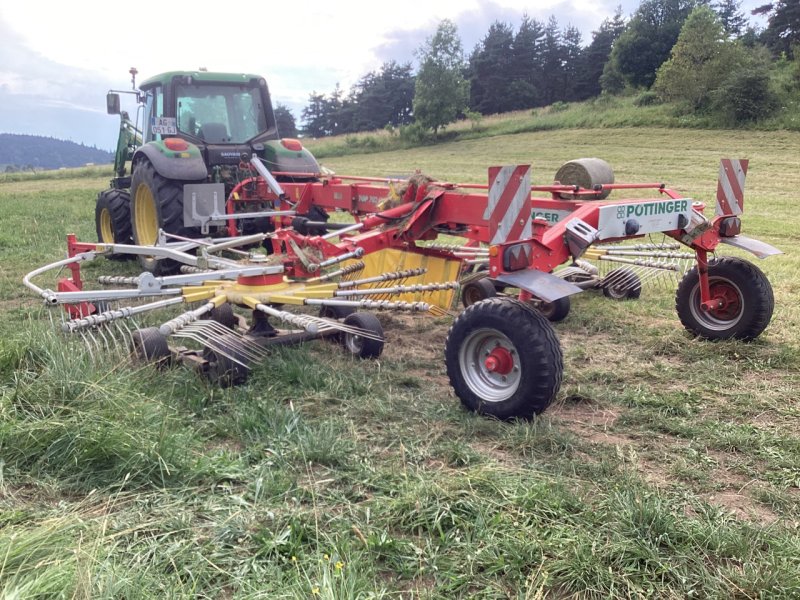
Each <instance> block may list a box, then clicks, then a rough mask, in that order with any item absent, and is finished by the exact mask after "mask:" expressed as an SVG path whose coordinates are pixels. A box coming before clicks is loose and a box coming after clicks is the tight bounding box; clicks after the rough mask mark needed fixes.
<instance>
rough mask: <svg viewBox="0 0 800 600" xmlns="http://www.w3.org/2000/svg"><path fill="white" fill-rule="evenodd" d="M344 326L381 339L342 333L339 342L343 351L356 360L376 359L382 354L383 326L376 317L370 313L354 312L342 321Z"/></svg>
mask: <svg viewBox="0 0 800 600" xmlns="http://www.w3.org/2000/svg"><path fill="white" fill-rule="evenodd" d="M344 324H345V325H349V326H350V327H358V328H359V329H363V330H365V331H367V332H369V333H371V334H373V335H376V336H379V337H380V338H381V339H379V340H373V339H371V338H367V337H363V336H360V335H358V334H356V333H350V332H347V331H345V332H342V335H341V338H340V339H341V341H342V344H343V345H344V347H345V349H346V350H347V351H348V352H350V354H352V355H353V356H357V357H358V358H378V357H379V356H380V355H381V353H382V352H383V342H384V340H383V326H382V325H381V322H380V321H379V320H378V317H376V316H375V315H373V314H371V313H366V312H355V313H353V314H352V315H348V316H347V317H345V319H344Z"/></svg>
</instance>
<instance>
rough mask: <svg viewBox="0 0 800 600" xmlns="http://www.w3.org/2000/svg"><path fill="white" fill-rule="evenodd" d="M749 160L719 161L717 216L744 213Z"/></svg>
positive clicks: (728, 159)
mask: <svg viewBox="0 0 800 600" xmlns="http://www.w3.org/2000/svg"><path fill="white" fill-rule="evenodd" d="M748 163H749V161H748V160H747V159H741V160H734V159H731V158H723V159H722V160H721V161H719V180H718V181H717V208H716V211H715V214H716V215H718V216H719V215H740V214H742V212H744V178H745V176H746V175H747V165H748Z"/></svg>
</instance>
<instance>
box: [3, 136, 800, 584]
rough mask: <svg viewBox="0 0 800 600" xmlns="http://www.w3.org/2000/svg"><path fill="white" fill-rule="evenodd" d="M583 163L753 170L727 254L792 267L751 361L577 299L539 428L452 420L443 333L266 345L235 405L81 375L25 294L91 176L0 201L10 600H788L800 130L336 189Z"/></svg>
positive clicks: (696, 190)
mask: <svg viewBox="0 0 800 600" xmlns="http://www.w3.org/2000/svg"><path fill="white" fill-rule="evenodd" d="M579 156H600V157H603V158H605V159H606V160H608V161H609V162H610V163H611V164H612V165H614V167H615V170H616V173H617V179H618V180H619V181H623V180H626V181H631V180H639V181H641V180H647V181H665V182H667V183H669V184H672V185H673V186H674V187H676V188H677V189H679V190H681V191H682V192H685V193H687V194H690V195H691V196H692V197H694V198H696V199H700V200H705V201H707V202H712V203H713V200H712V198H713V194H714V192H715V189H716V188H715V186H716V175H717V169H718V160H719V158H720V157H722V156H730V157H737V158H738V157H742V158H749V159H750V161H751V162H750V173H749V175H748V179H747V190H746V204H745V217H744V233H746V234H747V235H750V236H753V237H757V238H760V239H763V240H764V241H768V242H770V243H772V244H774V245H776V246H778V247H780V248H781V249H782V250H784V252H785V253H786V254H784V255H782V256H779V257H773V258H770V259H769V260H767V261H757V262H758V266H759V267H760V268H762V270H764V272H765V273H766V274H767V276H768V277H769V278H770V280H771V282H772V285H773V288H774V292H775V299H776V308H775V315H774V318H773V321H772V323H771V325H770V326H769V327H768V328H767V330H766V332H765V333H764V334H762V336H761V337H760V338H759V339H758V340H757V341H755V342H753V343H750V344H745V343H740V342H724V343H710V342H705V341H700V340H694V339H691V338H690V337H689V335H688V334H687V333H686V332H685V331H683V329H682V328H681V326H680V323H679V321H678V319H677V317H676V315H675V310H674V286H673V287H672V288H671V289H667V288H666V287H663V288H662V287H648V288H645V290H644V292H643V294H642V298H641V300H639V301H635V302H611V301H609V300H606V299H604V298H603V297H602V296H600V295H596V294H592V293H585V294H581V295H580V296H579V297H576V298H574V299H573V308H572V312H571V313H570V315H569V317H568V318H567V319H566V320H565V321H564V322H562V323H559V324H556V330H557V332H558V335H559V338H560V340H561V343H562V346H563V349H564V355H565V375H564V382H563V385H562V387H561V391H560V393H559V396H558V398H557V401H556V402H555V404H554V405H553V406H551V408H550V409H549V410H548V411H547V412H545V413H544V414H543V415H542V416H541V417H539V418H537V419H536V420H535V421H533V422H531V423H498V422H494V421H491V420H488V419H485V418H480V417H476V416H474V415H472V414H469V413H467V412H465V411H464V410H462V409H461V407H460V405H459V402H458V400H457V399H456V398H455V397H454V396H453V395H452V393H451V392H450V389H449V386H448V382H447V378H446V376H445V370H444V362H443V346H444V339H445V335H446V332H447V328H448V326H449V324H450V322H451V320H452V319H451V317H446V318H442V319H438V320H431V319H423V318H421V319H418V320H415V319H411V318H405V317H403V318H401V317H397V316H381V320H382V322H383V324H384V327H385V329H386V330H387V338H388V343H387V347H386V350H385V352H384V355H383V356H382V357H381V359H380V360H378V361H365V362H360V361H356V360H353V359H351V358H349V357H347V356H345V355H344V354H343V353H339V352H331V346H330V345H329V344H327V343H324V342H321V341H320V342H313V343H310V344H307V345H305V346H302V347H295V348H286V349H282V350H278V351H275V352H274V353H272V354H271V355H270V358H269V359H268V361H267V362H265V363H264V364H262V365H261V366H259V367H258V368H257V369H256V370H255V372H254V373H253V376H252V377H251V379H250V381H249V382H248V384H247V385H245V386H242V387H239V388H235V389H219V388H216V387H213V386H209V385H208V384H206V383H204V382H203V380H201V379H200V378H198V377H197V376H196V375H195V374H194V373H193V372H191V371H190V370H188V369H185V368H182V367H178V368H174V369H171V370H167V371H161V372H159V371H156V370H155V369H153V368H152V367H148V366H145V367H142V366H136V365H133V364H131V363H129V362H128V361H127V360H124V359H123V358H122V353H121V352H120V353H118V354H117V353H110V354H109V355H105V354H102V355H101V354H100V353H97V352H95V356H94V358H93V359H92V358H90V357H89V356H88V355H87V353H86V352H85V350H84V345H83V344H82V343H81V342H80V341H74V340H73V341H69V340H64V338H62V337H61V336H60V335H57V334H56V333H54V332H53V329H52V327H51V324H50V320H49V318H48V316H47V312H46V311H45V310H44V309H43V308H42V307H41V306H40V305H39V303H38V301H37V299H36V298H33V297H32V296H31V295H30V294H28V293H26V292H25V291H24V290H23V287H22V285H21V278H22V276H23V274H24V273H25V272H26V271H28V270H31V269H32V268H34V267H36V266H40V265H42V264H44V263H46V262H50V261H53V260H56V259H57V258H59V257H61V256H63V254H64V236H65V235H66V234H67V233H69V232H75V233H77V234H78V235H79V237H80V238H83V239H87V240H90V239H94V216H93V215H94V197H95V195H96V193H97V191H98V190H99V189H102V188H103V187H104V186H105V185H106V178H105V177H80V178H74V179H58V180H47V179H35V180H26V179H22V178H21V179H20V180H18V181H2V182H0V211H2V212H0V215H2V217H0V219H1V220H2V221H1V222H2V227H0V261H2V262H0V264H2V270H1V271H0V316H1V317H2V318H1V319H0V386H1V387H0V393H2V397H1V398H0V595H2V596H3V597H8V598H50V597H53V598H63V597H69V598H73V597H74V598H198V597H200V598H316V597H319V598H365V599H366V598H393V599H400V598H403V599H408V598H531V599H533V598H549V597H552V598H616V597H619V598H628V597H630V598H652V597H658V598H676V599H677V598H692V597H696V598H796V597H798V594H800V535H798V534H799V533H800V532H798V527H800V504H798V501H799V500H800V400H799V398H800V347H799V346H800V333H798V324H799V323H800V309H799V308H798V304H797V296H798V283H797V273H798V270H799V269H800V259H798V257H797V256H798V255H797V253H796V252H795V249H794V244H795V243H797V240H798V238H799V237H800V236H798V232H797V223H798V222H800V221H798V219H797V217H796V199H795V195H796V190H797V189H798V188H800V169H798V165H797V157H798V156H800V134H798V133H787V132H780V131H778V132H737V131H716V132H711V131H700V130H680V131H676V130H669V129H654V128H650V129H641V128H637V129H597V130H561V131H552V132H537V133H523V134H517V135H505V136H497V137H493V138H486V139H479V140H467V141H461V142H457V143H452V144H441V145H437V146H430V147H426V148H420V149H415V150H411V151H396V152H386V153H379V154H362V155H358V156H341V157H336V158H331V159H326V166H328V167H330V168H333V169H335V170H336V171H337V172H339V173H346V174H358V175H375V176H396V175H404V174H409V173H411V172H413V171H414V170H415V169H422V170H423V171H424V172H425V173H427V174H429V175H432V176H436V177H437V178H439V179H444V180H450V181H460V182H484V181H485V179H486V167H488V166H489V165H493V164H512V163H523V162H525V163H527V162H530V163H532V165H533V169H534V175H533V178H534V181H535V182H536V183H549V182H550V180H551V179H552V176H553V174H554V173H555V171H556V169H557V168H558V166H559V165H560V164H561V163H563V162H564V161H565V160H569V159H571V158H576V157H579ZM726 254H733V252H726ZM741 256H744V255H741ZM752 260H753V261H754V262H756V259H755V258H753V259H752ZM117 266H118V265H114V264H109V263H104V264H98V265H92V266H91V267H90V268H88V269H87V270H86V271H87V275H90V276H92V275H96V274H98V273H101V272H103V273H105V272H113V271H114V269H115V267H117ZM126 268H128V269H130V268H131V267H130V266H128V267H126Z"/></svg>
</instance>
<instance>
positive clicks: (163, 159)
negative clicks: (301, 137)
mask: <svg viewBox="0 0 800 600" xmlns="http://www.w3.org/2000/svg"><path fill="white" fill-rule="evenodd" d="M130 73H131V76H132V77H131V83H132V88H133V89H132V90H126V91H117V90H112V91H110V92H109V93H108V96H107V98H106V106H107V111H108V113H109V114H118V115H120V129H119V138H118V141H117V150H116V155H115V160H114V178H113V179H112V180H111V184H110V186H109V189H107V190H104V191H102V192H100V193H99V194H98V197H97V205H96V209H95V221H96V226H97V235H98V240H99V241H100V242H103V243H108V244H113V243H117V244H130V243H134V244H137V245H143V246H153V245H155V244H156V243H157V242H159V241H160V242H161V243H165V242H166V243H169V242H171V241H175V239H176V238H175V236H179V237H188V238H193V239H194V238H198V237H201V236H205V235H211V236H215V237H218V236H220V235H223V234H225V233H234V234H236V235H247V234H252V233H262V232H264V231H265V230H269V227H270V226H271V224H270V222H269V219H268V218H265V217H263V216H261V215H260V214H259V215H258V216H253V217H252V218H249V217H246V216H244V215H242V216H240V217H239V218H238V219H236V220H235V224H234V225H231V226H228V220H227V219H220V218H219V216H220V215H223V214H225V213H226V210H225V199H227V198H228V197H229V195H230V193H231V191H232V190H233V189H234V188H235V187H236V186H237V185H241V184H242V182H244V181H246V180H249V179H251V178H252V176H253V172H252V165H251V162H250V161H251V159H252V158H253V156H254V155H255V156H256V157H257V158H258V159H260V162H261V163H262V164H263V165H264V166H265V167H266V169H264V170H265V171H269V173H275V177H274V181H275V182H280V181H312V180H314V179H315V178H316V177H317V175H318V174H319V172H320V167H319V164H318V163H317V161H316V160H315V159H314V157H313V156H312V155H311V153H310V152H309V151H308V150H306V149H305V148H303V146H302V144H301V143H300V142H299V141H298V140H294V139H281V138H280V135H279V132H278V128H277V125H276V122H275V115H274V113H273V110H272V102H271V99H270V93H269V88H268V87H267V82H266V81H265V79H264V78H263V77H260V76H258V75H252V74H244V73H210V72H207V71H171V72H168V73H163V74H161V75H156V76H155V77H151V78H149V79H147V80H145V81H144V82H143V83H142V84H141V85H140V86H139V87H138V88H137V86H136V74H137V71H136V69H131V70H130ZM120 93H125V94H132V95H134V96H135V98H136V101H137V104H138V108H137V112H136V116H135V118H134V119H131V117H130V116H129V114H128V113H127V112H125V111H122V110H121V109H120ZM128 164H130V167H128ZM128 169H130V170H128ZM187 184H192V186H193V187H192V188H191V189H190V190H186V189H185V187H184V186H186V185H187ZM198 185H200V187H197V186H198ZM214 186H216V187H214ZM184 194H191V195H190V196H189V197H192V198H194V200H195V202H194V203H193V204H194V205H196V206H201V207H202V206H203V205H204V204H205V205H206V208H207V210H206V212H205V213H203V214H202V215H198V214H197V211H196V210H194V211H191V210H187V211H186V214H185V211H184V201H183V200H184ZM198 198H199V199H200V202H199V203H198V202H197V200H198ZM204 200H206V201H207V202H205V203H204ZM187 204H188V203H187ZM265 208H268V207H266V206H262V207H257V206H255V207H254V206H253V205H252V203H249V204H247V205H246V206H245V205H243V209H242V210H243V211H246V212H254V214H255V213H258V211H259V210H263V209H265ZM227 212H231V211H227ZM214 217H217V218H214ZM160 236H161V237H160ZM141 260H142V263H143V265H144V266H145V268H147V269H148V270H151V271H158V272H162V273H163V272H166V271H169V270H170V269H171V268H172V267H174V266H175V265H171V263H170V262H169V261H167V260H162V261H159V260H156V259H154V258H151V257H144V258H142V259H141Z"/></svg>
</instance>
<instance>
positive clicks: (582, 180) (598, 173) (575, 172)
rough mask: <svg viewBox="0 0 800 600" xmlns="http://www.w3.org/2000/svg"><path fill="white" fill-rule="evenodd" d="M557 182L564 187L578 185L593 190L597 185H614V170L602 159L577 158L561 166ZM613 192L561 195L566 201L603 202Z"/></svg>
mask: <svg viewBox="0 0 800 600" xmlns="http://www.w3.org/2000/svg"><path fill="white" fill-rule="evenodd" d="M556 182H557V183H561V184H562V185H578V186H580V187H582V188H586V189H590V190H591V189H592V188H594V186H596V185H602V184H605V183H614V170H613V169H612V168H611V165H609V164H608V163H607V162H606V161H604V160H603V159H602V158H577V159H575V160H571V161H569V162H566V163H564V164H563V165H561V168H560V169H559V170H558V171H557V172H556ZM610 193H611V190H603V191H602V192H599V193H597V194H592V195H586V196H584V195H580V196H578V195H575V194H568V193H563V194H560V196H561V198H563V199H564V200H603V199H604V198H607V197H608V195H609V194H610Z"/></svg>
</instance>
